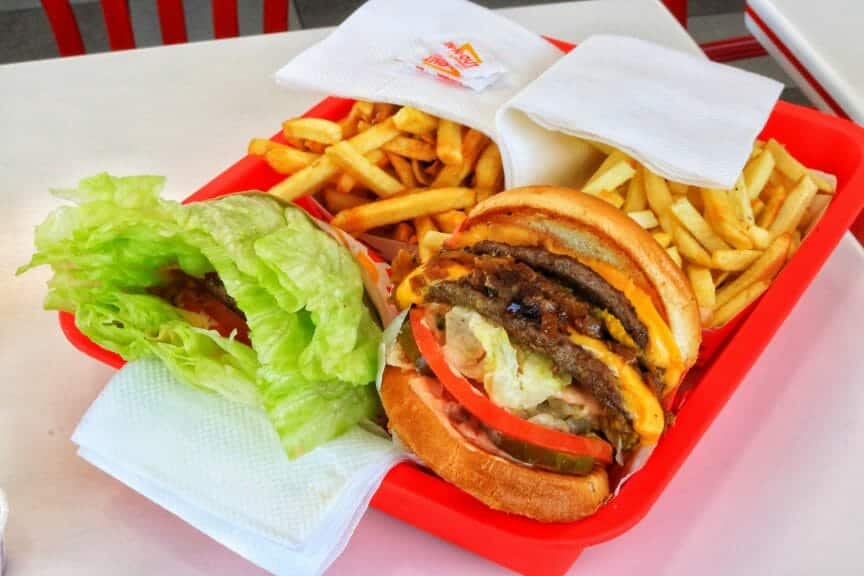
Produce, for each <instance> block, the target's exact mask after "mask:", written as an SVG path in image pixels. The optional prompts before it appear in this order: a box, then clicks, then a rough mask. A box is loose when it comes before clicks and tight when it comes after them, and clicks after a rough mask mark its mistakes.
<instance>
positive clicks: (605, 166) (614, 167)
mask: <svg viewBox="0 0 864 576" xmlns="http://www.w3.org/2000/svg"><path fill="white" fill-rule="evenodd" d="M635 173H636V170H635V169H634V168H633V166H631V165H630V162H629V159H628V158H627V156H625V155H624V153H622V152H618V151H616V152H613V153H612V154H610V155H609V157H608V158H606V160H604V161H603V163H602V164H601V165H600V167H599V168H598V169H597V171H596V172H594V175H593V176H591V178H589V179H588V182H587V183H586V184H585V186H583V187H582V192H584V193H585V194H593V195H597V194H599V193H600V192H602V191H604V190H615V189H616V188H618V187H619V186H621V185H622V184H625V183H627V181H628V180H630V179H631V178H632V177H633V175H634V174H635Z"/></svg>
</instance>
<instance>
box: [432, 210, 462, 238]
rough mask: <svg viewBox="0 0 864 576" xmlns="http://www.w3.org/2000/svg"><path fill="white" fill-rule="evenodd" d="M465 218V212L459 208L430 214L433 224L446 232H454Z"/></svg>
mask: <svg viewBox="0 0 864 576" xmlns="http://www.w3.org/2000/svg"><path fill="white" fill-rule="evenodd" d="M465 218H466V216H465V213H464V212H461V211H459V210H448V211H447V212H442V213H440V214H435V215H434V216H432V219H433V220H434V221H435V224H437V225H438V228H440V229H441V231H442V232H447V233H448V234H452V233H453V232H455V231H456V230H457V229H458V228H459V226H461V225H462V222H464V221H465Z"/></svg>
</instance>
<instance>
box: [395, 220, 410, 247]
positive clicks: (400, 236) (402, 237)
mask: <svg viewBox="0 0 864 576" xmlns="http://www.w3.org/2000/svg"><path fill="white" fill-rule="evenodd" d="M413 235H414V228H413V227H412V226H411V225H410V224H408V223H407V222H399V224H397V225H396V229H395V230H394V231H393V240H396V241H397V242H406V243H407V242H408V241H409V240H410V239H411V236H413Z"/></svg>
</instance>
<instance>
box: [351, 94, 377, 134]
mask: <svg viewBox="0 0 864 576" xmlns="http://www.w3.org/2000/svg"><path fill="white" fill-rule="evenodd" d="M374 113H375V104H373V103H372V102H366V101H364V100H358V101H356V102H355V103H354V106H352V107H351V114H356V115H357V117H358V118H362V119H363V120H365V121H366V122H369V121H370V120H372V115H373V114H374ZM367 128H368V126H367Z"/></svg>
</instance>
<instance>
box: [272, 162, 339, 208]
mask: <svg viewBox="0 0 864 576" xmlns="http://www.w3.org/2000/svg"><path fill="white" fill-rule="evenodd" d="M338 173H339V167H338V166H336V164H335V163H333V161H332V160H331V159H330V158H329V157H327V156H321V157H320V158H318V159H317V160H315V161H314V162H313V163H312V164H310V165H309V166H307V167H305V168H303V169H302V170H300V171H299V172H295V173H294V174H292V175H291V176H289V177H288V178H286V179H285V180H283V181H282V182H280V183H278V184H276V185H275V186H273V187H272V188H270V194H273V195H274V196H277V197H279V198H281V199H282V200H285V201H286V202H291V201H292V200H296V199H297V198H300V197H301V196H308V195H309V194H315V193H316V192H318V191H319V190H320V189H321V187H322V186H324V184H326V183H327V181H328V180H330V179H331V178H333V177H334V176H335V175H336V174H338Z"/></svg>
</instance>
